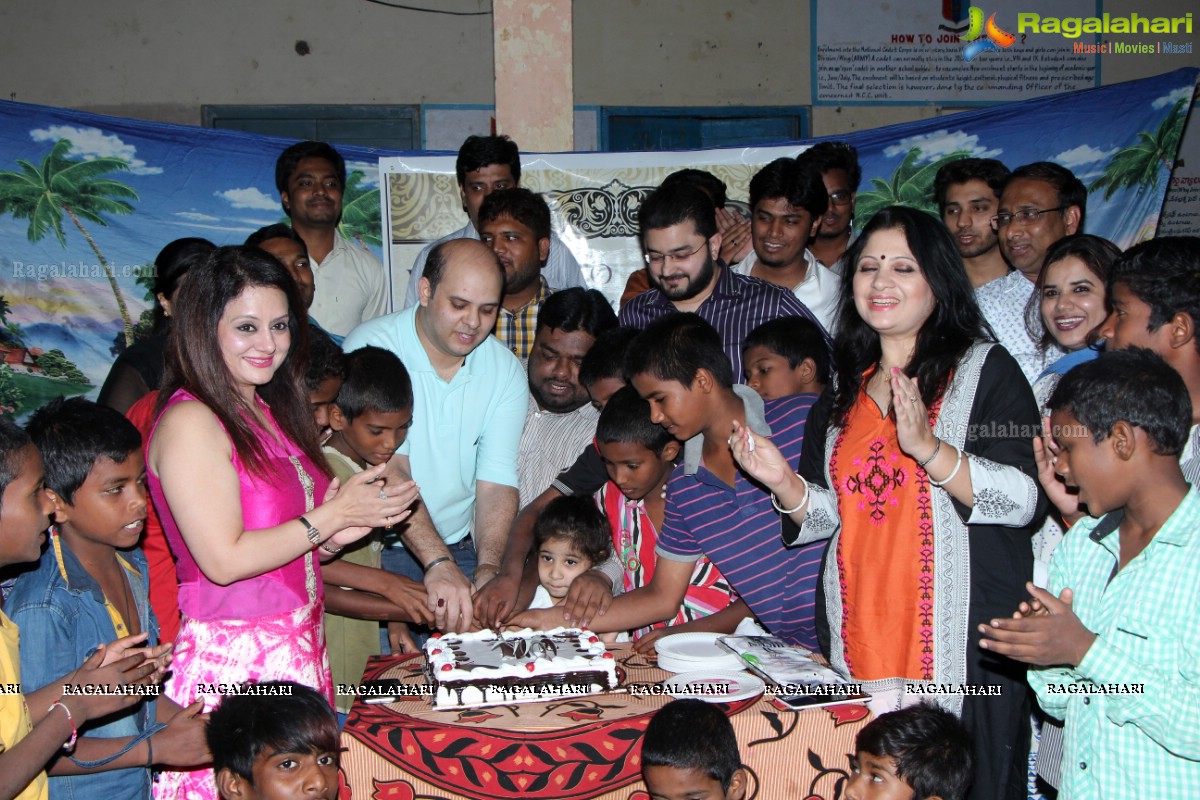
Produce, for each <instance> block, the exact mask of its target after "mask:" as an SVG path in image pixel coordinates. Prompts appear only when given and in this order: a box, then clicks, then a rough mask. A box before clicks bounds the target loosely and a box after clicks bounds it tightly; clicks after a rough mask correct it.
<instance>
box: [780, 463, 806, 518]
mask: <svg viewBox="0 0 1200 800" xmlns="http://www.w3.org/2000/svg"><path fill="white" fill-rule="evenodd" d="M796 477H797V478H800V482H801V483H802V484H804V497H803V498H802V499H801V500H800V502H799V503H797V504H796V507H795V508H783V507H781V506H780V505H779V499H778V498H776V497H775V493H774V492H772V493H771V505H772V506H774V507H775V510H776V511H778V512H779V513H780V514H795V513H796V512H797V511H799V510H800V509H802V508H804V506H805V504H807V503H808V481H806V480H804V478H802V477H801V476H800V473H799V472H797V473H796Z"/></svg>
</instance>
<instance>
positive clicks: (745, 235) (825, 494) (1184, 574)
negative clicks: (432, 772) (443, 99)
mask: <svg viewBox="0 0 1200 800" xmlns="http://www.w3.org/2000/svg"><path fill="white" fill-rule="evenodd" d="M520 177H521V164H520V154H519V152H518V150H517V147H516V145H515V144H514V143H513V142H512V141H511V140H509V139H507V138H506V137H503V136H482V137H480V136H472V137H470V138H468V139H467V140H466V142H465V143H464V144H463V147H462V149H461V150H460V152H459V156H458V163H457V179H458V185H459V189H460V193H461V197H462V203H463V210H464V211H465V212H466V214H467V217H468V222H467V225H466V226H465V227H464V228H462V229H461V230H459V231H456V232H455V233H453V234H450V235H449V236H447V237H444V238H443V239H441V240H438V241H437V242H433V243H431V244H430V245H429V246H428V247H426V248H425V249H424V250H422V251H421V253H420V255H419V256H418V258H417V259H416V262H415V263H414V265H413V268H412V273H411V278H410V282H409V292H408V295H407V297H406V298H405V302H404V308H402V309H401V310H399V311H397V312H395V313H391V314H384V313H383V312H384V310H385V308H384V297H385V291H384V285H385V282H386V280H385V276H384V272H383V268H382V266H381V265H380V264H379V263H378V261H377V260H375V258H374V257H373V256H372V255H371V254H369V253H368V252H366V251H365V250H363V249H362V248H360V247H358V245H356V244H355V243H354V242H352V241H350V240H348V239H346V238H345V237H344V236H343V235H342V234H341V233H340V232H338V229H337V224H338V221H339V219H340V216H341V211H342V208H341V192H342V189H343V187H344V185H345V164H344V162H343V160H342V158H341V156H340V155H339V154H338V153H337V151H336V150H335V149H333V148H332V147H330V146H329V145H326V144H323V143H319V142H304V143H300V144H297V145H295V146H293V147H290V148H288V149H287V150H286V151H285V152H284V153H283V154H282V155H281V156H280V158H279V160H278V164H277V169H276V180H277V185H278V188H279V193H280V200H281V204H282V206H283V208H284V210H285V211H286V212H287V214H288V215H289V217H290V219H291V225H290V226H289V225H272V226H269V227H267V228H264V229H262V230H260V231H257V232H256V233H254V234H253V235H252V236H251V237H250V238H249V239H248V240H247V241H246V242H245V243H244V244H241V245H233V246H228V245H227V246H217V245H215V244H213V243H211V242H208V241H205V240H203V239H180V240H177V241H174V242H171V243H169V244H167V245H166V246H165V247H164V248H163V250H162V252H161V253H160V254H159V256H158V259H157V260H156V266H157V270H158V271H157V273H156V282H155V286H154V292H155V298H156V317H155V319H156V323H155V326H154V330H153V332H152V333H151V335H149V336H148V337H146V338H145V339H143V340H141V341H139V342H138V343H136V344H135V345H133V346H132V347H130V348H129V349H128V350H126V351H125V352H124V353H123V354H121V356H120V357H119V358H118V359H117V361H116V363H115V364H114V365H113V367H112V371H111V373H110V375H109V379H108V381H106V383H105V385H104V387H103V389H102V390H101V393H100V397H99V402H98V403H93V402H90V401H87V400H83V399H79V398H75V399H70V400H54V401H52V402H50V403H48V404H47V405H46V406H44V407H43V408H41V409H39V410H38V411H37V412H36V413H35V414H34V415H33V417H32V418H31V419H30V421H29V422H28V424H27V426H26V428H25V429H24V430H22V429H20V428H18V427H16V426H15V425H13V424H12V423H10V422H0V490H2V491H3V495H2V497H0V566H4V565H13V566H16V565H25V566H24V567H23V568H19V569H17V570H16V572H15V574H16V579H15V583H14V584H13V586H12V589H11V592H10V593H9V594H8V596H7V598H6V600H5V602H4V611H3V612H2V613H0V641H2V643H3V646H0V684H5V685H7V684H9V683H12V684H19V685H20V692H21V694H14V695H7V694H6V695H2V696H0V797H21V798H44V797H47V796H49V797H51V798H53V797H61V798H67V797H99V796H101V795H102V794H103V796H105V797H107V798H125V797H128V798H131V800H132V798H144V797H148V796H150V794H151V793H153V795H154V796H155V797H158V798H189V799H190V798H216V797H218V796H220V797H224V798H227V799H229V798H239V799H240V798H248V797H256V796H277V795H275V794H272V791H268V789H270V788H271V787H274V788H276V789H279V790H281V791H286V790H288V788H287V787H288V786H293V787H295V786H300V785H301V783H303V784H304V786H305V787H306V788H305V791H306V792H308V793H309V794H311V795H312V796H321V797H333V796H335V795H336V789H337V779H336V774H335V773H336V765H337V760H338V747H337V735H338V726H339V724H342V723H344V721H345V714H346V712H347V711H348V703H349V700H350V699H351V698H349V697H344V696H335V693H334V691H333V687H334V686H335V685H336V684H353V683H357V682H358V680H359V678H361V676H362V674H363V668H364V665H365V663H366V659H367V658H369V657H370V656H371V655H374V654H379V653H386V652H397V653H400V652H415V651H416V650H417V648H418V647H419V645H420V643H421V642H422V641H423V640H424V639H425V638H426V637H427V636H428V635H430V634H431V632H434V631H465V630H469V629H473V628H478V627H483V626H486V627H504V626H519V627H532V628H535V629H548V628H553V627H557V626H561V625H580V626H586V627H589V628H590V629H592V630H594V631H596V632H597V633H599V634H601V635H603V636H604V637H605V639H606V641H621V640H631V641H632V642H633V647H634V648H635V649H636V650H638V651H640V652H643V653H652V652H653V650H654V643H655V642H656V641H657V640H658V639H659V638H660V637H662V636H663V635H665V634H673V633H679V632H685V631H709V632H721V633H731V632H733V631H734V630H735V629H740V630H746V629H747V628H749V629H751V630H755V629H756V630H760V631H762V632H765V633H767V634H770V635H773V636H775V637H778V638H779V639H781V640H783V641H784V642H786V643H787V644H790V645H797V646H801V647H804V648H807V649H809V650H811V651H812V652H814V653H816V654H818V656H819V657H822V658H824V659H826V660H827V661H828V663H829V664H830V665H831V666H832V667H833V668H834V669H835V670H836V671H837V672H839V673H840V674H841V675H843V676H844V677H845V678H847V679H849V680H853V681H855V682H858V683H861V684H863V685H864V686H865V687H866V689H867V690H868V691H869V692H870V693H871V695H872V704H871V707H872V710H873V711H874V712H875V713H876V714H877V719H876V720H875V721H874V722H872V723H871V724H870V725H869V726H867V727H866V728H865V729H864V730H863V731H862V733H861V734H860V736H859V740H858V746H857V751H858V752H857V753H856V755H855V757H854V759H853V766H852V777H851V778H850V780H849V782H848V784H847V786H846V790H845V791H846V796H847V797H852V798H871V797H915V798H929V797H941V798H967V797H969V798H971V799H972V800H983V799H984V798H996V800H1010V799H1012V800H1015V798H1023V797H1026V796H1028V794H1029V792H1030V791H1031V788H1030V787H1031V785H1033V784H1032V777H1031V775H1030V764H1031V752H1034V753H1036V754H1037V773H1038V775H1039V776H1040V783H1039V784H1038V789H1039V790H1041V791H1045V792H1054V791H1057V792H1058V793H1059V796H1060V797H1063V798H1075V797H1131V796H1135V795H1137V796H1152V797H1160V796H1161V797H1174V796H1183V795H1181V794H1179V793H1178V792H1179V791H1182V790H1184V789H1185V788H1187V787H1191V788H1197V789H1200V749H1197V745H1196V742H1197V736H1196V731H1197V730H1200V685H1198V684H1200V676H1198V675H1197V672H1196V664H1197V663H1200V661H1198V659H1197V657H1196V656H1198V655H1200V653H1197V652H1196V647H1195V645H1194V644H1192V643H1191V640H1190V638H1189V637H1188V636H1187V633H1186V632H1187V630H1188V628H1189V622H1190V621H1191V620H1192V619H1193V618H1194V617H1195V615H1196V612H1197V611H1200V581H1198V580H1196V577H1197V576H1198V575H1200V545H1198V544H1197V543H1194V542H1193V538H1194V537H1193V531H1194V529H1195V527H1196V524H1195V521H1194V516H1195V515H1197V514H1200V499H1197V497H1196V495H1195V493H1194V491H1193V490H1192V489H1191V488H1190V484H1193V483H1194V482H1195V481H1196V479H1197V478H1198V477H1200V442H1198V441H1197V439H1198V438H1200V434H1198V433H1197V431H1200V428H1198V427H1197V426H1196V424H1195V423H1197V422H1198V421H1200V337H1198V336H1197V332H1196V324H1197V321H1200V239H1197V238H1188V237H1179V238H1161V239H1153V240H1150V241H1148V242H1144V243H1142V244H1138V245H1136V246H1135V247H1132V248H1130V249H1129V250H1128V251H1127V252H1124V253H1122V252H1121V251H1120V250H1119V249H1118V248H1117V247H1116V246H1114V245H1113V244H1112V243H1111V242H1108V241H1107V240H1105V239H1103V238H1101V237H1099V236H1096V235H1093V234H1086V233H1083V230H1084V227H1085V220H1086V204H1087V191H1086V189H1085V188H1084V186H1083V184H1082V183H1081V182H1080V181H1079V180H1078V179H1077V178H1076V177H1075V176H1074V175H1072V174H1071V173H1070V171H1069V170H1067V169H1065V168H1064V167H1062V166H1059V165H1057V164H1053V163H1049V162H1038V163H1034V164H1028V165H1024V166H1019V167H1017V168H1015V169H1012V170H1010V169H1009V168H1008V167H1006V166H1005V165H1003V164H1001V163H1000V162H998V161H995V160H991V159H978V158H965V159H961V160H958V161H954V162H951V163H949V164H947V165H946V166H945V167H943V168H942V169H941V171H940V172H939V173H938V175H937V178H936V181H935V183H934V188H933V200H934V202H935V203H936V205H937V207H938V209H939V212H940V215H941V219H940V220H939V219H938V218H936V217H934V216H932V215H930V214H927V213H925V212H923V211H919V210H916V209H912V208H907V207H900V206H892V207H889V208H885V209H883V210H882V211H880V212H879V213H877V214H875V215H874V216H873V217H871V218H870V219H864V220H854V202H855V193H856V191H857V188H858V183H859V181H860V179H861V170H860V169H859V167H858V164H857V159H856V157H855V152H854V149H853V148H852V147H849V146H848V145H845V144H841V143H821V144H818V145H816V146H814V147H812V148H810V149H808V150H806V151H804V152H803V153H801V154H800V155H799V156H798V157H796V158H781V159H777V160H775V161H773V162H771V163H770V164H767V165H766V166H764V167H763V168H762V169H761V170H760V171H759V172H758V173H757V174H756V175H755V176H754V177H753V179H752V180H751V181H750V184H749V186H748V191H749V198H750V203H749V205H750V218H749V219H743V218H742V217H741V216H740V215H738V214H737V213H736V211H734V210H732V209H731V208H727V207H726V187H725V186H724V184H723V183H722V182H721V181H720V180H719V179H717V178H716V177H715V176H713V175H711V174H709V173H706V172H703V171H701V170H695V169H686V170H682V171H680V172H677V173H674V174H672V175H670V176H669V177H668V178H667V179H666V180H664V181H663V183H662V184H661V185H660V186H658V187H656V188H654V189H653V190H652V191H649V192H648V193H647V195H646V197H645V199H644V201H643V202H642V203H641V205H640V208H639V225H640V231H639V242H640V246H641V250H642V255H643V257H644V261H645V269H644V270H639V271H637V272H636V273H634V274H633V275H632V276H631V277H630V279H629V283H628V286H627V287H626V292H625V295H624V296H623V297H622V301H621V304H620V307H619V310H617V311H614V309H613V308H612V307H611V306H610V304H609V303H608V301H607V300H606V299H605V298H604V296H603V295H601V294H600V293H599V292H598V291H596V290H595V289H589V288H586V286H585V285H584V279H583V275H582V272H581V270H580V268H579V264H578V262H577V261H576V260H575V258H574V256H573V255H572V254H571V252H570V250H568V249H567V247H566V246H565V245H564V244H563V242H562V241H561V240H560V239H558V237H557V236H555V235H554V233H553V231H552V228H551V215H550V211H549V207H548V206H547V204H546V202H545V200H544V199H543V198H542V197H540V196H539V195H537V194H536V193H534V192H531V191H529V190H527V189H524V188H522V187H521V186H520ZM1064 532H1065V533H1064ZM1114 533H1115V534H1116V535H1115V536H1113V535H1111V534H1114ZM18 627H19V629H20V631H21V639H20V647H19V648H18V642H17V630H18ZM101 643H107V644H101ZM97 645H100V646H99V647H97ZM88 683H95V684H104V685H108V686H117V685H124V686H128V687H129V691H128V692H127V693H125V694H123V695H120V696H118V695H116V694H110V695H89V694H71V693H67V692H64V691H63V690H62V685H63V684H68V685H70V684H88ZM159 683H161V684H162V695H161V696H160V697H157V698H156V699H155V700H153V701H150V700H145V699H143V697H142V696H141V695H144V694H149V693H151V692H152V690H153V687H154V686H155V685H157V684H159ZM247 684H255V685H258V686H261V687H268V688H269V687H285V688H287V689H288V691H287V692H280V694H287V695H288V699H287V700H283V699H282V698H273V697H270V696H269V695H270V694H271V693H270V692H263V693H262V694H263V695H264V696H261V697H255V698H250V697H234V696H226V695H229V694H232V693H233V690H228V691H227V690H226V689H225V688H222V687H236V686H244V685H247ZM138 687H143V690H142V691H141V692H140V693H139V691H138ZM293 689H294V690H295V691H293ZM267 709H275V711H270V710H267ZM279 714H283V715H284V716H285V717H286V720H287V721H286V722H284V721H281V719H283V717H280V716H279ZM1039 740H1040V744H1038V742H1039ZM280 759H283V760H285V761H286V762H287V763H289V764H293V765H295V769H294V770H291V771H289V772H288V774H286V775H285V774H284V772H283V771H280V770H276V769H273V768H272V767H271V766H270V765H272V764H275V763H276V762H277V761H279V760H280ZM642 763H643V766H644V777H645V782H646V785H647V787H648V788H649V789H650V791H651V793H652V795H653V796H655V797H659V796H662V797H676V796H680V797H682V796H700V795H696V794H694V793H695V792H702V793H703V792H707V794H704V795H703V796H711V797H728V798H742V797H744V796H745V792H746V776H745V774H744V771H743V770H742V769H741V768H740V762H739V759H738V755H737V742H736V741H734V740H733V732H732V729H730V728H729V724H728V721H727V720H726V719H725V717H724V715H723V714H721V713H719V712H714V711H713V710H712V709H711V707H708V706H705V705H704V704H699V703H695V704H693V703H687V702H681V703H672V704H670V705H669V706H667V707H665V708H664V709H663V711H662V712H660V713H659V714H658V715H657V716H656V717H655V719H654V721H653V722H652V723H651V725H650V727H649V728H648V729H647V731H646V734H645V739H644V742H643V757H642ZM331 770H332V772H331ZM154 773H157V774H156V775H155V777H154V780H153V781H152V780H151V776H152V774H154ZM288 781H291V782H292V783H291V784H289V783H288ZM656 787H657V788H656Z"/></svg>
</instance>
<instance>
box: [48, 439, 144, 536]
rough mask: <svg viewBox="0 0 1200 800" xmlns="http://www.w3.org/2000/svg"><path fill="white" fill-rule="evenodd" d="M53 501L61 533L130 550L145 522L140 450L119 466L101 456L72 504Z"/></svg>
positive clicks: (106, 457)
mask: <svg viewBox="0 0 1200 800" xmlns="http://www.w3.org/2000/svg"><path fill="white" fill-rule="evenodd" d="M52 495H53V493H52ZM55 498H56V499H55V509H54V514H55V520H56V521H57V522H59V523H61V525H62V527H63V530H64V531H70V532H71V533H72V534H74V535H76V536H79V537H80V538H82V539H85V540H88V541H91V542H96V543H99V544H104V545H110V546H112V547H117V548H121V549H127V548H130V547H133V546H134V545H136V544H137V543H138V538H139V537H140V536H141V535H142V528H143V527H144V525H145V522H146V465H145V463H144V462H143V460H142V451H141V449H140V448H139V449H137V450H134V451H132V452H130V453H129V455H128V456H126V457H125V461H124V462H122V463H119V464H118V463H117V462H116V461H113V460H112V459H111V458H109V457H108V456H100V457H99V458H97V459H96V463H95V464H93V465H92V469H91V471H90V472H88V476H87V478H86V479H84V481H83V485H82V486H80V487H79V488H78V489H77V490H76V491H75V498H74V501H73V502H72V503H70V504H68V503H67V502H66V501H65V500H64V499H63V498H61V497H57V496H55Z"/></svg>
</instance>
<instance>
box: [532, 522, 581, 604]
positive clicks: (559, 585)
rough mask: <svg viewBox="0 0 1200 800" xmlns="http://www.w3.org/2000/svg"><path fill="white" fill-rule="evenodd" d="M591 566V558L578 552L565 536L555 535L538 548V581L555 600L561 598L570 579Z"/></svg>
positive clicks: (569, 586)
mask: <svg viewBox="0 0 1200 800" xmlns="http://www.w3.org/2000/svg"><path fill="white" fill-rule="evenodd" d="M591 568H592V560H591V559H590V558H588V557H587V556H585V555H583V554H582V553H580V552H579V549H578V548H577V547H576V546H575V544H574V543H573V542H572V541H571V540H570V539H567V538H563V537H556V538H552V539H547V540H546V541H544V542H542V546H541V547H540V548H538V582H540V583H541V584H542V586H544V587H546V591H547V592H549V594H550V596H551V597H553V598H554V599H555V600H562V599H563V598H564V597H566V596H567V590H568V589H570V588H571V581H573V580H575V579H576V578H577V577H579V576H580V575H582V574H583V573H585V572H587V571H588V570H589V569H591Z"/></svg>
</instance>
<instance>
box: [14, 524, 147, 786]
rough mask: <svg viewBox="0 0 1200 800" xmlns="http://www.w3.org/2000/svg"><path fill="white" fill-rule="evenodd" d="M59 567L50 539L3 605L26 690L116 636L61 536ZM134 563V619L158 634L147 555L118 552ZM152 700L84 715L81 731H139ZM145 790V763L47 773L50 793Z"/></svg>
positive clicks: (95, 588)
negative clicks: (17, 634) (98, 718)
mask: <svg viewBox="0 0 1200 800" xmlns="http://www.w3.org/2000/svg"><path fill="white" fill-rule="evenodd" d="M59 543H60V544H61V545H62V556H63V567H64V568H65V571H66V578H65V579H64V578H63V570H60V569H59V565H58V559H57V558H56V557H55V554H54V546H53V542H51V543H50V544H49V545H48V546H47V547H46V551H45V552H44V553H42V558H41V561H39V562H38V566H37V569H36V570H34V571H32V572H26V573H24V574H22V575H21V576H19V577H18V578H17V582H16V585H15V586H14V587H13V590H12V593H11V594H10V595H9V597H8V599H7V600H6V601H5V603H4V610H5V612H6V613H7V614H8V615H9V617H11V618H12V620H13V621H14V622H16V623H17V626H18V627H19V628H20V630H21V684H22V688H23V689H24V691H25V694H26V695H28V694H29V693H31V692H34V691H36V690H38V689H40V688H41V687H43V686H45V685H46V684H48V683H51V682H52V681H55V680H57V679H58V678H61V677H62V676H63V675H66V674H67V673H68V672H70V671H71V670H73V669H75V668H76V667H78V666H79V665H80V664H82V663H83V662H84V661H85V660H86V659H87V657H88V656H89V655H91V654H92V651H94V650H95V649H96V645H99V644H103V643H105V642H111V641H112V640H113V639H116V638H117V633H116V630H115V628H114V627H113V622H112V618H111V617H110V616H109V614H108V610H107V609H106V608H105V605H104V593H103V592H102V591H101V590H100V585H99V584H98V583H96V581H95V579H93V578H92V576H91V575H89V574H88V573H87V571H86V570H84V568H83V565H82V564H80V563H79V559H78V558H76V557H75V554H74V553H72V552H71V549H70V548H69V547H67V543H66V542H65V541H63V540H62V539H61V538H60V539H59ZM123 557H124V559H125V561H126V562H127V563H128V564H129V565H130V566H132V567H133V568H134V569H135V570H137V574H134V573H132V572H129V571H128V570H126V572H125V575H126V577H127V578H128V579H129V586H130V589H132V591H133V599H134V602H135V603H136V604H137V609H138V619H139V622H140V624H141V629H142V630H143V631H149V632H150V644H155V643H157V641H158V621H157V620H156V619H155V618H154V614H153V613H152V612H151V610H150V596H149V589H148V581H147V576H148V574H149V573H148V572H147V568H146V557H145V556H144V555H143V554H142V551H141V550H140V549H135V550H133V551H132V552H130V553H128V554H123ZM154 709H155V704H154V703H153V702H143V703H139V704H138V705H136V706H134V707H133V708H131V709H129V710H127V711H125V712H123V713H122V714H121V715H120V716H119V717H115V718H114V717H106V718H105V720H106V721H105V722H104V724H101V725H97V724H96V723H95V722H90V723H89V724H87V725H86V726H85V727H84V728H83V729H82V730H80V731H79V733H80V735H81V736H82V735H85V734H86V735H87V736H91V737H96V738H118V737H126V736H137V735H138V734H139V733H141V732H142V731H143V730H145V729H146V728H147V727H148V726H149V725H150V724H151V723H152V722H153V721H154V713H155V712H154ZM149 797H150V770H148V769H146V768H144V767H130V768H126V769H118V770H110V771H107V772H96V773H93V774H91V775H70V776H63V777H52V778H50V798H51V800H146V798H149Z"/></svg>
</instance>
